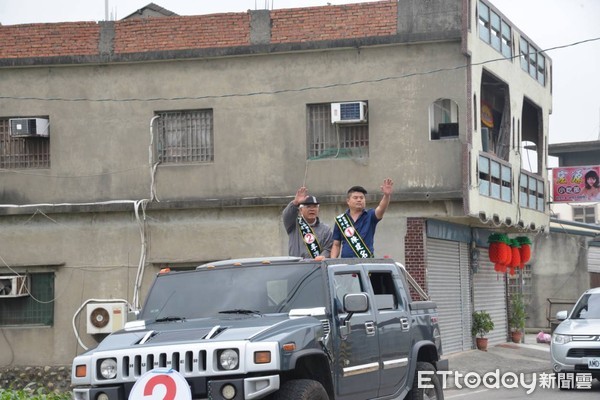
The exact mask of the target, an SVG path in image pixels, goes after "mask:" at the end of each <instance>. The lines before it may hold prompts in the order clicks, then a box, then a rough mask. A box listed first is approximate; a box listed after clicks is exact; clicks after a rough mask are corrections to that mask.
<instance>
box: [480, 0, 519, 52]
mask: <svg viewBox="0 0 600 400" xmlns="http://www.w3.org/2000/svg"><path fill="white" fill-rule="evenodd" d="M477 20H478V22H477V27H478V30H479V34H478V36H479V39H481V40H482V41H483V42H485V43H487V44H489V45H490V46H491V47H492V48H493V49H494V50H496V51H497V52H499V53H500V54H502V56H503V57H505V58H506V59H509V60H511V61H512V56H513V49H512V43H513V39H512V36H513V29H512V26H511V25H510V24H509V23H508V21H506V20H505V19H504V18H502V16H501V15H500V14H499V13H498V12H496V10H494V9H493V8H492V7H491V6H490V5H488V4H486V3H484V2H483V1H481V0H479V2H478V17H477Z"/></svg>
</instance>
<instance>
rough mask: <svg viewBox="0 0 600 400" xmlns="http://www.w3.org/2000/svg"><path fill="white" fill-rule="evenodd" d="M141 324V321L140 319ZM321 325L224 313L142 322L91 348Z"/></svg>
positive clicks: (239, 336) (251, 335) (271, 333)
mask: <svg viewBox="0 0 600 400" xmlns="http://www.w3.org/2000/svg"><path fill="white" fill-rule="evenodd" d="M140 324H141V321H140ZM315 327H319V328H320V327H322V322H321V321H320V320H318V319H317V318H314V317H310V316H305V317H300V318H290V317H289V316H288V315H287V314H278V315H273V316H265V315H228V316H224V317H219V318H201V319H194V320H183V321H169V322H148V321H147V322H146V324H145V326H142V327H139V328H137V329H136V328H133V329H127V330H125V329H124V330H121V331H118V332H115V333H113V334H111V335H109V336H108V337H106V339H104V340H103V341H102V342H101V343H100V344H99V345H98V347H96V348H95V349H93V350H91V351H92V352H93V351H97V350H102V351H104V350H110V349H119V348H123V347H138V346H156V345H161V344H165V343H169V344H174V343H190V342H195V343H197V342H199V341H203V340H213V341H230V340H256V339H258V338H259V337H260V340H264V339H265V337H272V338H274V339H275V340H276V339H277V338H276V337H277V336H278V335H283V334H285V333H286V332H287V333H289V332H291V331H295V330H297V329H304V328H311V329H314V328H315Z"/></svg>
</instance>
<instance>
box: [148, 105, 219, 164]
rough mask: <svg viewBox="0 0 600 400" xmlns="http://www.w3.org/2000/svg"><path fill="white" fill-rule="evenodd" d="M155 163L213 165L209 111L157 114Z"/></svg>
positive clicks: (212, 127)
mask: <svg viewBox="0 0 600 400" xmlns="http://www.w3.org/2000/svg"><path fill="white" fill-rule="evenodd" d="M155 116H157V117H158V118H157V122H156V138H157V140H156V147H155V152H156V160H157V161H158V162H159V163H161V164H169V165H177V164H189V163H194V164H210V163H213V162H214V161H215V147H214V143H215V141H214V113H213V109H212V108H204V109H193V110H169V111H156V112H155Z"/></svg>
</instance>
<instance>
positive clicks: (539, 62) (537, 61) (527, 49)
mask: <svg viewBox="0 0 600 400" xmlns="http://www.w3.org/2000/svg"><path fill="white" fill-rule="evenodd" d="M519 59H520V61H519V64H520V65H521V69H522V70H523V71H525V72H527V73H528V75H529V76H530V77H531V78H533V79H535V80H536V81H537V82H538V83H539V84H540V85H542V86H546V57H545V56H544V55H543V54H542V53H541V50H539V49H538V48H537V47H535V46H534V45H532V44H531V43H530V42H529V41H528V40H527V39H526V38H524V37H523V36H521V37H520V39H519Z"/></svg>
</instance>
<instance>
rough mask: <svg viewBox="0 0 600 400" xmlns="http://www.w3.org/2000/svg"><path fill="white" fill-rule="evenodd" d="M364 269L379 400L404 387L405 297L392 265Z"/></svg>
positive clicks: (407, 342) (408, 326)
mask: <svg viewBox="0 0 600 400" xmlns="http://www.w3.org/2000/svg"><path fill="white" fill-rule="evenodd" d="M364 268H365V270H366V272H367V276H368V277H369V290H370V291H371V294H372V296H373V299H374V307H373V308H374V309H375V316H376V323H377V333H378V334H377V337H378V339H379V349H380V362H381V372H380V384H379V397H382V396H387V395H391V394H394V393H396V392H397V391H398V390H399V389H400V388H404V386H405V385H406V378H407V375H408V366H409V365H408V357H409V352H410V348H411V332H410V329H411V320H410V311H409V308H408V304H409V302H408V294H407V293H406V290H405V288H404V284H403V282H404V281H403V280H402V278H401V277H400V272H399V271H398V268H397V267H396V266H395V265H393V264H366V265H364Z"/></svg>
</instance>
